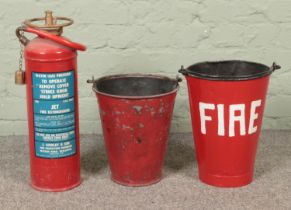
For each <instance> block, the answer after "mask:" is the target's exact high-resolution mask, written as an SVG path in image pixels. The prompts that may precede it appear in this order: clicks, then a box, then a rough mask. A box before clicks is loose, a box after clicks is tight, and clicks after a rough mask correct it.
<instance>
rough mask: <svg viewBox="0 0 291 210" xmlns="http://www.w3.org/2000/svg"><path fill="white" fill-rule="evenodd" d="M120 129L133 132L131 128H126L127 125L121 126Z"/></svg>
mask: <svg viewBox="0 0 291 210" xmlns="http://www.w3.org/2000/svg"><path fill="white" fill-rule="evenodd" d="M121 128H122V129H123V130H127V129H129V130H131V131H133V130H134V129H133V128H132V127H130V126H127V125H122V126H121Z"/></svg>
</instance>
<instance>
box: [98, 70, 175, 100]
mask: <svg viewBox="0 0 291 210" xmlns="http://www.w3.org/2000/svg"><path fill="white" fill-rule="evenodd" d="M124 77H148V78H157V79H167V80H170V81H174V82H176V83H177V85H176V87H175V88H174V89H173V90H171V91H169V92H166V93H162V94H155V95H147V96H126V95H115V94H110V93H104V92H102V91H99V90H98V89H97V87H96V86H97V84H98V83H99V82H100V81H103V80H106V79H114V78H124ZM179 88H180V86H179V80H178V79H173V78H170V77H168V76H164V75H160V74H142V73H131V74H113V75H107V76H103V77H100V78H98V79H96V80H94V81H93V85H92V90H93V91H94V92H95V93H98V94H100V95H104V96H109V97H113V98H120V99H132V100H135V99H137V100H139V99H148V98H159V97H163V96H167V95H171V94H173V93H176V92H177V91H178V90H179Z"/></svg>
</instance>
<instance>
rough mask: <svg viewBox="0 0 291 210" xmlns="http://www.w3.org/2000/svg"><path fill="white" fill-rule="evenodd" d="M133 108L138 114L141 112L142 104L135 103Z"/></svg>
mask: <svg viewBox="0 0 291 210" xmlns="http://www.w3.org/2000/svg"><path fill="white" fill-rule="evenodd" d="M132 108H133V109H134V110H135V112H136V113H137V114H141V110H142V106H139V105H135V106H132Z"/></svg>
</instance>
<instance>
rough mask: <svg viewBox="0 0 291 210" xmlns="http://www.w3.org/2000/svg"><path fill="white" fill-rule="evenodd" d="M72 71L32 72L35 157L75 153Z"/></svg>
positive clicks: (53, 156)
mask: <svg viewBox="0 0 291 210" xmlns="http://www.w3.org/2000/svg"><path fill="white" fill-rule="evenodd" d="M74 82H75V78H74V71H67V72H59V73H38V72H33V73H32V87H33V88H32V92H33V93H32V94H33V113H34V141H35V144H34V145H35V154H36V156H37V157H42V158H63V157H68V156H71V155H74V154H76V119H75V92H74V89H75V87H74V84H75V83H74Z"/></svg>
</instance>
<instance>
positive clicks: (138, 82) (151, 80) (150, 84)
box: [93, 75, 178, 97]
mask: <svg viewBox="0 0 291 210" xmlns="http://www.w3.org/2000/svg"><path fill="white" fill-rule="evenodd" d="M177 87H178V82H177V80H174V79H171V78H168V77H164V76H156V75H116V76H107V77H103V78H101V79H98V80H96V81H95V82H94V84H93V89H94V90H95V91H97V92H100V93H105V94H110V95H116V96H131V97H134V96H137V97H138V96H155V95H161V94H166V93H169V92H172V91H174V90H176V89H177Z"/></svg>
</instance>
